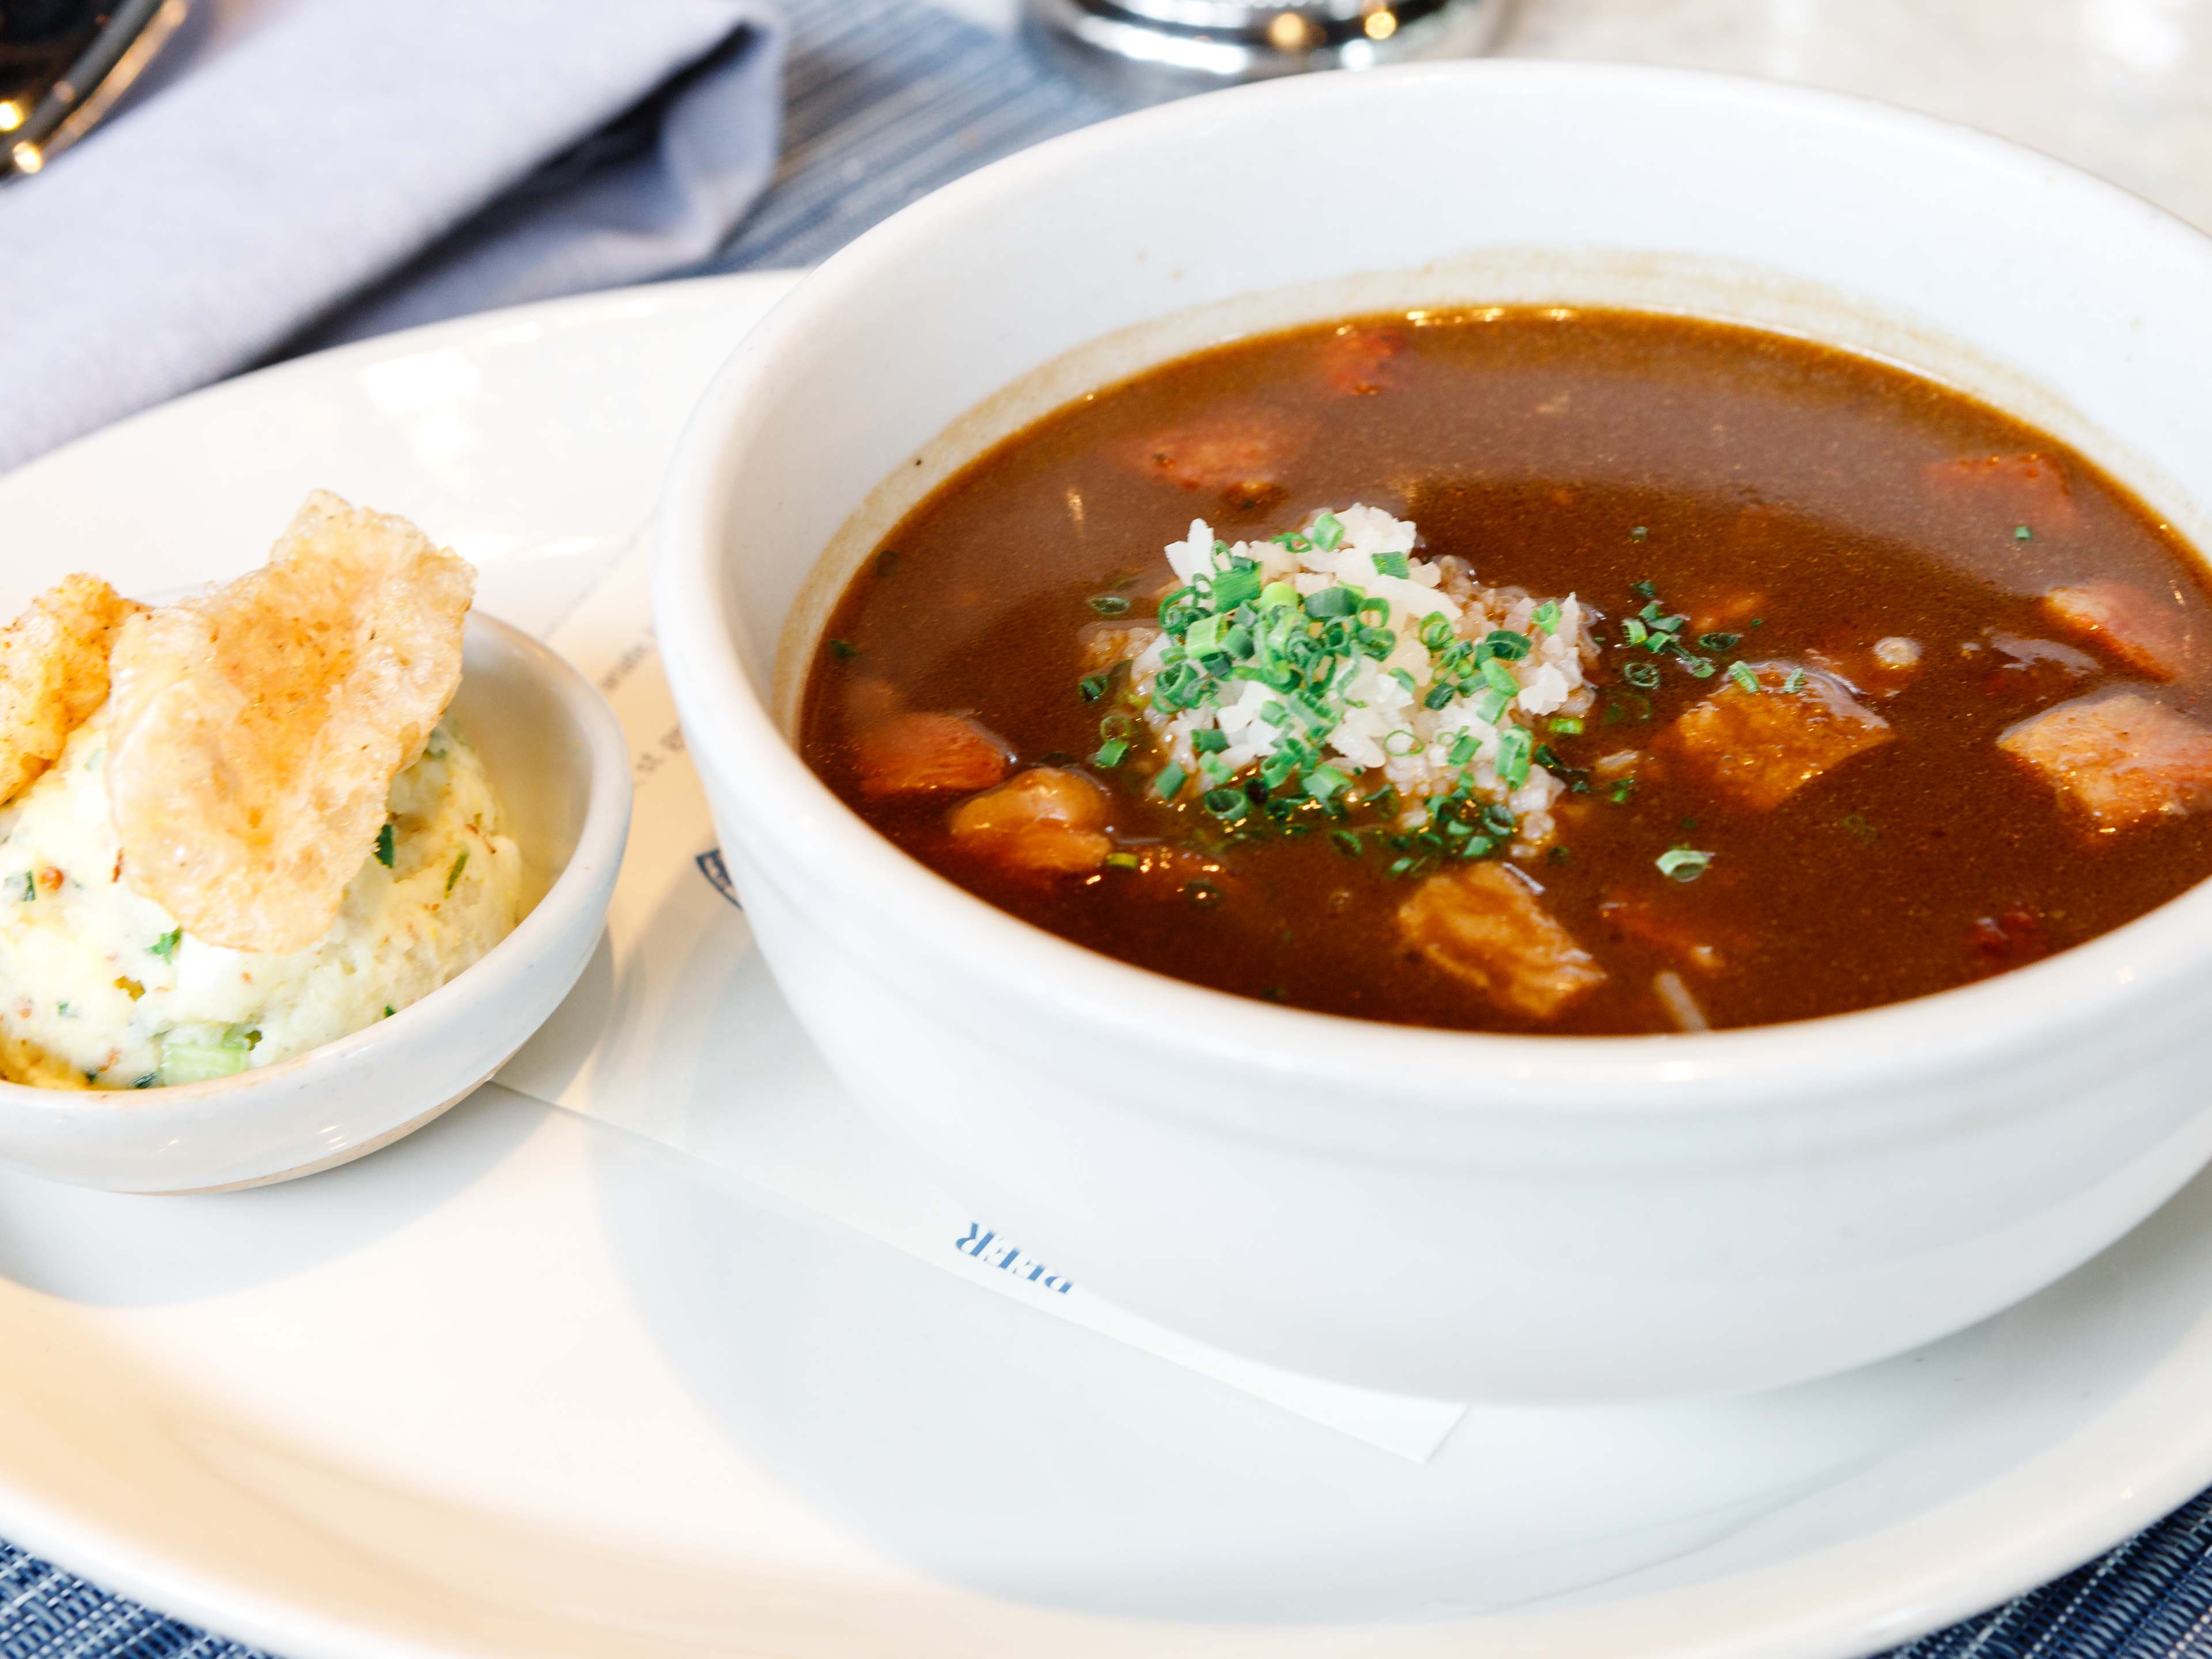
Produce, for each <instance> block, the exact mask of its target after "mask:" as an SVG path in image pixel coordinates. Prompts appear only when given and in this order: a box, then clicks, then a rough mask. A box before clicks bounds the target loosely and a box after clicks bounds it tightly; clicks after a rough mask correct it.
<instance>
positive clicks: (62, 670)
mask: <svg viewBox="0 0 2212 1659" xmlns="http://www.w3.org/2000/svg"><path fill="white" fill-rule="evenodd" d="M138 609H140V607H139V606H137V605H133V604H131V601H130V600H128V599H124V598H123V597H122V596H121V595H120V594H118V593H117V592H116V591H115V590H114V589H113V588H112V587H110V586H108V585H107V584H106V582H104V581H101V580H100V579H99V578H98V577H97V576H70V577H68V578H66V579H64V580H63V581H61V582H60V583H58V585H56V586H53V587H51V588H48V589H47V590H46V592H43V593H41V594H40V595H39V597H38V598H37V599H33V600H32V601H31V608H30V609H29V610H28V611H25V612H24V613H23V614H22V615H21V616H20V617H16V618H15V621H14V622H12V623H9V625H8V626H7V627H6V628H5V629H0V806H4V805H7V804H8V802H9V801H11V800H13V799H15V797H16V796H17V795H20V794H21V793H23V791H24V790H25V789H27V788H28V787H30V786H31V785H32V784H33V783H35V782H36V781H38V779H39V775H40V774H41V773H43V772H44V771H45V770H46V769H47V768H48V767H49V766H52V764H53V763H54V759H55V757H57V756H58V755H59V754H60V753H61V752H62V745H63V744H66V743H67V742H68V741H69V736H70V732H74V731H76V728H77V727H78V726H82V725H83V724H84V722H85V721H86V720H88V719H89V718H91V715H92V713H93V711H94V709H96V708H99V707H100V704H102V703H104V702H106V701H107V656H108V652H109V650H110V649H111V648H112V647H113V645H114V643H115V631H116V629H118V628H120V627H122V626H123V623H124V621H125V618H127V617H130V616H131V614H132V613H133V612H134V611H137V610H138Z"/></svg>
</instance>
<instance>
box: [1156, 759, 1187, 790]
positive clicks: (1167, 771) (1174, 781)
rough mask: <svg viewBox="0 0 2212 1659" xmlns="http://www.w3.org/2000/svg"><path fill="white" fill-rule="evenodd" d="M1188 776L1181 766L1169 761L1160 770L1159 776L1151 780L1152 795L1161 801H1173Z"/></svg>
mask: <svg viewBox="0 0 2212 1659" xmlns="http://www.w3.org/2000/svg"><path fill="white" fill-rule="evenodd" d="M1189 776H1190V774H1189V773H1188V772H1186V771H1184V770H1183V769H1182V767H1181V766H1179V765H1177V764H1176V763H1175V762H1173V761H1170V762H1169V763H1167V765H1166V766H1164V767H1163V768H1162V769H1161V770H1160V775H1159V776H1158V777H1156V778H1154V779H1153V780H1152V793H1154V794H1156V795H1158V797H1159V798H1160V799H1162V800H1173V799H1175V798H1176V792H1177V791H1179V790H1180V789H1181V788H1182V786H1183V783H1184V781H1185V780H1186V779H1188V777H1189Z"/></svg>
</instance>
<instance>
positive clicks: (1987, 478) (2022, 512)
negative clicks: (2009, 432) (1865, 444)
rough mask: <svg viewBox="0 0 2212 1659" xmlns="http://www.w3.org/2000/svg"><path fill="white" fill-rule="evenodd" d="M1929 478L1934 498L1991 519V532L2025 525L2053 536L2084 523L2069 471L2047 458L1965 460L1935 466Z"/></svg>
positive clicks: (1931, 465)
mask: <svg viewBox="0 0 2212 1659" xmlns="http://www.w3.org/2000/svg"><path fill="white" fill-rule="evenodd" d="M1927 478H1928V485H1929V489H1930V490H1931V491H1933V492H1934V493H1935V494H1936V495H1938V496H1940V497H1944V498H1948V499H1949V500H1951V501H1958V502H1960V503H1961V504H1963V505H1966V506H1967V507H1971V508H1972V509H1975V510H1976V511H1978V513H1980V514H1981V515H1982V516H1984V517H1986V518H1987V519H1988V520H1990V527H1991V529H1992V530H1999V529H2002V530H2011V529H2016V528H2018V527H2019V526H2022V525H2025V526H2027V528H2028V530H2029V532H2031V533H2032V534H2033V533H2044V534H2055V533H2057V532H2063V531H2068V530H2071V529H2073V528H2075V526H2077V525H2079V524H2080V523H2081V509H2080V508H2079V507H2075V505H2074V493H2073V491H2072V490H2071V489H2069V488H2068V486H2067V483H2066V474H2065V472H2064V471H2063V470H2061V468H2060V467H2059V465H2058V463H2057V462H2056V461H2054V460H2052V459H2051V458H2050V457H2049V456H2048V455H2037V454H2027V455H1966V456H1961V457H1960V459H1957V460H1955V461H1932V462H1930V463H1929V466H1928V471H1927Z"/></svg>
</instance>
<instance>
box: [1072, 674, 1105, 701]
mask: <svg viewBox="0 0 2212 1659" xmlns="http://www.w3.org/2000/svg"><path fill="white" fill-rule="evenodd" d="M1075 689H1076V690H1078V691H1079V692H1081V693H1082V694H1083V701H1084V702H1097V701H1098V699H1099V698H1101V697H1103V696H1105V695H1106V677H1105V676H1104V675H1103V674H1085V676H1084V677H1083V678H1081V679H1079V680H1078V681H1076V683H1075Z"/></svg>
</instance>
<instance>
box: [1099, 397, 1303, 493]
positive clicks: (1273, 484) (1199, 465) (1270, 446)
mask: <svg viewBox="0 0 2212 1659" xmlns="http://www.w3.org/2000/svg"><path fill="white" fill-rule="evenodd" d="M1304 447H1305V434H1304V430H1303V428H1300V427H1299V426H1297V424H1296V423H1295V422H1291V421H1289V420H1287V419H1285V418H1284V417H1283V416H1276V415H1270V414H1267V413H1261V412H1255V413H1251V414H1243V415H1239V414H1232V413H1228V412H1221V413H1217V414H1213V415H1207V416H1200V417H1199V418H1198V419H1197V420H1194V421H1192V422H1188V424H1186V425H1183V426H1179V427H1176V428H1173V429H1172V430H1170V431H1167V432H1162V433H1158V434H1156V435H1154V436H1152V437H1151V438H1148V439H1146V440H1145V441H1143V443H1142V444H1141V446H1140V447H1139V449H1138V450H1137V452H1136V455H1137V459H1138V463H1139V466H1140V468H1141V469H1142V470H1143V471H1147V472H1151V473H1153V474H1155V475H1157V476H1158V477H1163V478H1165V479H1167V480H1168V481H1169V482H1170V483H1178V484H1181V485H1182V487H1183V488H1184V489H1235V490H1240V491H1243V492H1244V493H1245V494H1247V495H1266V494H1269V493H1273V491H1274V490H1279V489H1280V487H1281V484H1282V476H1281V475H1282V473H1283V471H1284V470H1285V468H1286V467H1287V466H1288V465H1289V464H1290V463H1291V460H1292V459H1294V458H1295V457H1296V456H1297V453H1298V452H1299V451H1300V450H1302V449H1304Z"/></svg>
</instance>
